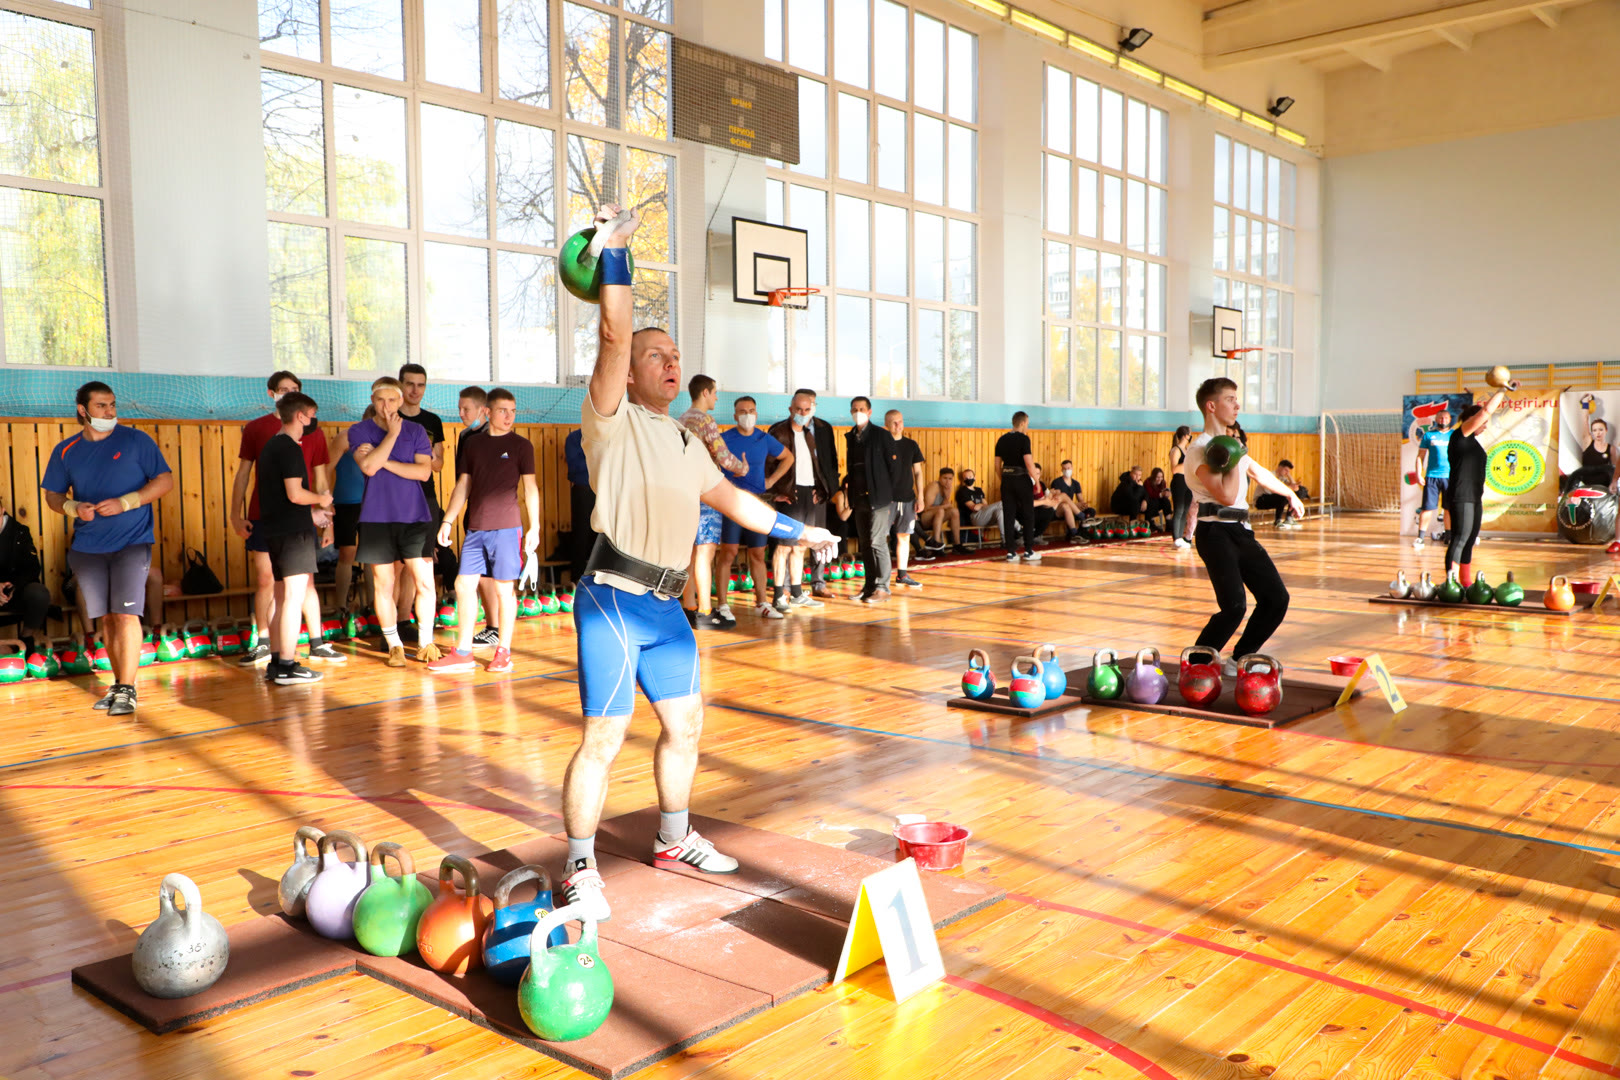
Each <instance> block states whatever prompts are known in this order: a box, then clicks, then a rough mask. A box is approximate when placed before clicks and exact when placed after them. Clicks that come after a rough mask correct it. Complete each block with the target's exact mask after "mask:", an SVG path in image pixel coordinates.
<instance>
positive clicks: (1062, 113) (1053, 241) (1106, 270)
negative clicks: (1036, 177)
mask: <svg viewBox="0 0 1620 1080" xmlns="http://www.w3.org/2000/svg"><path fill="white" fill-rule="evenodd" d="M1045 106H1046V108H1045V125H1044V126H1045V136H1044V142H1045V148H1044V150H1043V152H1042V155H1041V168H1042V176H1043V178H1044V183H1045V189H1044V190H1045V200H1044V201H1045V205H1044V207H1043V210H1042V216H1043V223H1044V226H1045V235H1044V242H1045V249H1046V250H1045V270H1044V274H1043V279H1044V281H1045V283H1046V286H1045V293H1046V296H1045V311H1046V324H1045V328H1046V360H1045V376H1046V400H1047V401H1048V402H1051V403H1053V404H1073V405H1089V406H1102V407H1109V408H1113V407H1118V406H1122V405H1123V406H1126V407H1133V408H1148V409H1158V408H1163V407H1164V361H1165V280H1166V276H1167V274H1168V268H1167V262H1166V258H1165V250H1166V249H1165V218H1166V205H1167V203H1168V201H1169V189H1168V187H1167V185H1166V180H1165V171H1166V165H1165V127H1166V120H1165V113H1164V110H1163V109H1157V108H1154V107H1153V106H1151V105H1149V104H1147V103H1146V102H1142V101H1138V100H1136V99H1135V98H1132V97H1130V96H1128V95H1126V94H1123V93H1120V92H1119V91H1117V90H1113V89H1110V88H1109V87H1107V86H1101V85H1099V84H1097V83H1094V82H1092V81H1091V80H1090V79H1083V78H1080V77H1078V76H1075V75H1073V74H1071V73H1069V72H1067V71H1064V70H1063V69H1062V68H1057V67H1051V66H1048V67H1047V69H1046V93H1045Z"/></svg>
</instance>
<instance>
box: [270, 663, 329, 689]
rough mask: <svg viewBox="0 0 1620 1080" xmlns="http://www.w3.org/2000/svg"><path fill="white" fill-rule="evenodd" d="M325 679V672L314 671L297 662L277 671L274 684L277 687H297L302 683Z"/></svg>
mask: <svg viewBox="0 0 1620 1080" xmlns="http://www.w3.org/2000/svg"><path fill="white" fill-rule="evenodd" d="M324 678H326V673H325V672H322V671H312V670H310V669H309V668H307V667H305V666H304V665H303V664H300V663H298V662H297V661H296V660H295V661H293V662H292V664H290V665H283V666H282V667H281V668H280V669H279V670H277V671H276V673H275V676H274V682H275V684H276V685H277V686H297V685H299V684H300V683H312V682H320V681H321V680H322V679H324Z"/></svg>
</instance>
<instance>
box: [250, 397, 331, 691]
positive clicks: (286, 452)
mask: <svg viewBox="0 0 1620 1080" xmlns="http://www.w3.org/2000/svg"><path fill="white" fill-rule="evenodd" d="M315 413H316V406H315V402H314V401H313V400H311V399H310V398H308V397H305V396H304V395H303V394H301V393H299V392H297V391H296V390H295V391H293V392H292V393H289V394H283V395H282V396H281V400H280V401H278V402H276V418H277V419H279V420H280V421H281V430H280V431H278V432H276V434H275V435H274V436H273V437H271V439H270V440H269V441H268V442H266V443H265V444H264V450H263V451H262V452H261V453H260V454H259V460H258V463H257V464H256V466H255V471H256V472H257V473H258V481H259V501H260V508H261V510H262V511H263V515H262V516H261V517H260V519H259V520H258V521H257V522H255V531H257V532H259V533H260V534H261V536H262V537H263V540H264V546H265V550H266V552H267V554H268V557H269V559H270V570H271V573H272V574H273V575H274V577H275V600H276V603H275V611H276V618H275V621H274V622H273V623H271V625H270V635H269V636H270V666H269V667H268V668H266V669H265V677H266V678H267V679H269V681H271V682H273V683H275V684H276V685H277V686H296V685H298V684H299V683H312V682H319V681H320V680H321V673H320V672H318V671H311V670H310V669H309V668H307V667H304V666H303V665H302V664H300V663H299V662H298V615H299V612H300V611H301V610H302V608H303V606H304V593H305V592H306V591H308V590H311V589H312V588H313V586H314V583H315V558H316V551H317V550H318V547H319V544H320V541H319V539H318V536H317V532H316V530H317V529H319V528H322V527H324V526H325V525H328V524H330V516H331V509H332V496H331V495H328V494H320V495H317V494H316V493H315V492H313V491H311V490H309V486H308V480H309V465H308V464H307V463H306V462H305V461H304V453H303V437H304V432H305V431H306V430H308V429H309V428H310V427H311V426H313V425H314V423H315ZM311 640H314V633H313V630H312V632H311Z"/></svg>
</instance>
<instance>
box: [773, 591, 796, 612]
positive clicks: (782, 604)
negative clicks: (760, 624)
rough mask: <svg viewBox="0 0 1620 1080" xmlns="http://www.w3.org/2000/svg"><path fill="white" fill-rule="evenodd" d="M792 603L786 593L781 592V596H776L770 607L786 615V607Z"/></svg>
mask: <svg viewBox="0 0 1620 1080" xmlns="http://www.w3.org/2000/svg"><path fill="white" fill-rule="evenodd" d="M792 604H793V602H792V601H791V600H789V599H788V597H787V593H783V594H782V595H781V596H778V597H777V598H776V600H775V601H774V602H773V603H772V604H771V607H773V608H775V609H776V610H777V611H780V612H781V613H782V614H784V615H786V614H787V610H788V608H789V607H791V606H792Z"/></svg>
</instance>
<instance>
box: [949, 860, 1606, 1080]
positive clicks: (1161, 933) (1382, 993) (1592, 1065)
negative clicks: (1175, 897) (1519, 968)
mask: <svg viewBox="0 0 1620 1080" xmlns="http://www.w3.org/2000/svg"><path fill="white" fill-rule="evenodd" d="M1007 899H1009V900H1016V901H1018V902H1019V903H1021V904H1028V905H1030V906H1031V907H1035V908H1039V909H1042V910H1046V911H1062V912H1067V913H1068V914H1070V915H1079V916H1081V917H1083V918H1087V919H1096V920H1099V921H1101V922H1106V923H1111V924H1113V925H1114V926H1119V927H1123V928H1124V929H1127V930H1134V931H1136V932H1138V933H1144V934H1152V935H1154V936H1155V937H1162V938H1169V939H1171V940H1172V941H1179V942H1181V943H1182V944H1184V945H1192V946H1194V947H1196V948H1200V949H1209V950H1211V951H1212V952H1218V953H1224V954H1226V955H1227V956H1231V957H1235V958H1236V959H1239V960H1252V961H1254V962H1255V963H1257V964H1264V965H1265V966H1267V967H1270V968H1275V969H1276V970H1278V971H1286V972H1288V973H1289V974H1292V975H1303V976H1304V977H1306V978H1309V979H1314V980H1316V981H1317V982H1323V983H1327V984H1328V985H1330V986H1336V987H1338V988H1340V989H1341V990H1349V991H1352V992H1353V993H1357V994H1365V995H1366V996H1368V997H1373V998H1377V999H1378V1000H1380V1001H1387V1002H1389V1003H1390V1004H1391V1005H1400V1006H1402V1007H1403V1008H1407V1009H1411V1010H1412V1011H1413V1012H1420V1013H1423V1014H1424V1015H1425V1016H1432V1017H1434V1018H1435V1019H1437V1020H1444V1021H1445V1022H1446V1023H1448V1024H1459V1025H1461V1026H1462V1027H1465V1028H1468V1029H1470V1030H1472V1031H1477V1032H1479V1033H1480V1034H1482V1035H1491V1036H1494V1037H1495V1038H1498V1039H1505V1040H1507V1041H1508V1042H1513V1043H1517V1044H1519V1045H1520V1046H1523V1047H1526V1048H1528V1049H1531V1050H1535V1051H1537V1052H1539V1053H1544V1054H1550V1055H1552V1056H1553V1057H1556V1058H1560V1059H1562V1060H1564V1061H1567V1062H1570V1063H1571V1064H1574V1065H1580V1066H1582V1067H1584V1068H1588V1069H1595V1070H1597V1071H1598V1072H1601V1073H1604V1074H1606V1075H1608V1076H1620V1066H1615V1065H1610V1064H1608V1063H1606V1062H1602V1061H1597V1060H1594V1059H1592V1058H1589V1057H1585V1056H1583V1055H1581V1054H1577V1053H1575V1052H1574V1051H1573V1050H1565V1049H1563V1048H1562V1047H1559V1046H1556V1045H1554V1044H1553V1043H1549V1042H1543V1041H1542V1040H1541V1039H1537V1038H1534V1037H1533V1036H1530V1035H1521V1034H1519V1033H1518V1032H1515V1031H1510V1030H1508V1029H1507V1028H1502V1027H1497V1026H1496V1025H1495V1024H1489V1023H1486V1022H1485V1021H1483V1020H1473V1019H1470V1018H1469V1017H1467V1016H1464V1015H1463V1014H1462V1013H1458V1012H1453V1011H1452V1010H1451V1009H1443V1008H1441V1007H1439V1006H1438V1005H1427V1004H1424V1003H1423V1002H1421V1001H1418V1000H1417V999H1416V998H1410V997H1407V996H1406V995H1405V994H1399V993H1396V992H1394V991H1392V990H1381V989H1379V988H1378V987H1376V986H1372V985H1369V984H1368V983H1363V982H1357V981H1355V980H1354V979H1347V978H1345V977H1344V976H1342V975H1334V974H1332V973H1331V972H1326V971H1318V970H1317V969H1315V968H1309V967H1305V966H1304V965H1302V964H1295V963H1291V962H1289V961H1287V960H1278V959H1276V958H1274V957H1270V956H1263V955H1261V954H1259V953H1256V952H1252V951H1250V950H1248V949H1239V948H1236V947H1234V946H1231V945H1225V944H1222V943H1221V942H1218V941H1211V940H1209V939H1208V938H1201V937H1198V936H1196V935H1194V934H1184V933H1181V932H1180V931H1176V930H1166V929H1164V928H1162V927H1158V926H1153V925H1151V924H1149V923H1140V922H1136V921H1135V920H1133V919H1126V918H1123V917H1121V916H1119V915H1109V914H1108V913H1106V912H1102V911H1092V910H1091V909H1089V908H1081V907H1071V906H1070V905H1068V904H1060V903H1058V902H1057V901H1055V900H1042V899H1040V898H1039V897H1034V896H1025V895H1023V894H1021V893H1011V892H1010V893H1008V894H1007ZM946 978H947V980H948V979H949V978H950V977H949V976H947V977H946Z"/></svg>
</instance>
